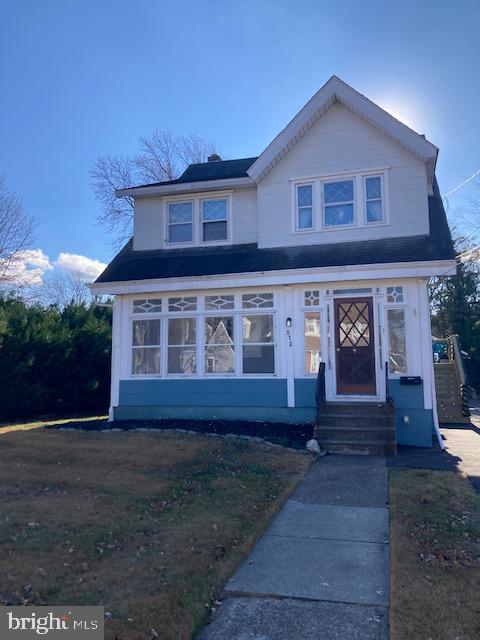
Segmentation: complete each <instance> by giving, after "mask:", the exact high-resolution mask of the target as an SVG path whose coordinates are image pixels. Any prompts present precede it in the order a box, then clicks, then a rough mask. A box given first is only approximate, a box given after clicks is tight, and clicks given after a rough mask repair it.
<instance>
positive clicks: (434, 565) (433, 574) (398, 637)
mask: <svg viewBox="0 0 480 640" xmlns="http://www.w3.org/2000/svg"><path fill="white" fill-rule="evenodd" d="M390 516H391V586H392V593H391V609H390V633H391V635H390V637H391V640H411V639H412V638H415V639H416V640H421V639H425V640H474V639H475V640H478V638H480V600H479V593H480V497H479V496H478V495H477V494H476V493H475V491H474V489H473V488H472V486H471V485H470V483H469V482H468V480H467V479H466V478H464V477H462V476H460V475H457V474H454V473H450V472H446V471H423V470H397V469H395V470H391V472H390Z"/></svg>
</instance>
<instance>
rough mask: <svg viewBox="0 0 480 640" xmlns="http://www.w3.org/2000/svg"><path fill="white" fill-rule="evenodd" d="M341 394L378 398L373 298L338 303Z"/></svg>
mask: <svg viewBox="0 0 480 640" xmlns="http://www.w3.org/2000/svg"><path fill="white" fill-rule="evenodd" d="M335 349H336V369H337V394H339V395H375V392H376V386H375V353H374V342H373V301H372V298H341V299H337V300H335Z"/></svg>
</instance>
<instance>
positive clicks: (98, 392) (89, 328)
mask: <svg viewBox="0 0 480 640" xmlns="http://www.w3.org/2000/svg"><path fill="white" fill-rule="evenodd" d="M110 350H111V310H110V309H107V308H103V307H96V306H93V305H90V306H86V305H76V304H73V303H72V304H70V305H68V306H67V307H65V308H64V309H59V308H58V307H56V306H51V307H42V306H40V305H34V306H29V305H27V304H25V303H24V302H23V301H21V300H17V299H0V419H12V418H27V417H33V416H41V415H45V414H67V413H77V412H92V411H102V412H103V411H106V409H107V408H108V404H109V403H108V396H109V387H110Z"/></svg>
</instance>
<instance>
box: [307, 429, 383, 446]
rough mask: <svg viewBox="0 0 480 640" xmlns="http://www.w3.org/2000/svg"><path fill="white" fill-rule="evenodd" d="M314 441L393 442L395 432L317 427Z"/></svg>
mask: <svg viewBox="0 0 480 640" xmlns="http://www.w3.org/2000/svg"><path fill="white" fill-rule="evenodd" d="M315 437H316V439H317V440H318V441H319V442H321V443H322V445H323V443H324V442H327V441H331V440H342V441H350V442H360V443H361V442H378V443H382V442H383V443H391V442H395V431H394V430H393V429H375V428H371V429H348V428H341V429H339V428H337V427H325V426H323V425H322V426H319V427H317V429H316V430H315Z"/></svg>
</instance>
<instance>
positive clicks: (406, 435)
mask: <svg viewBox="0 0 480 640" xmlns="http://www.w3.org/2000/svg"><path fill="white" fill-rule="evenodd" d="M390 393H391V395H392V398H393V402H394V407H395V431H396V434H397V443H398V444H409V445H413V446H416V447H431V446H432V435H433V433H434V426H433V411H432V410H431V409H425V407H424V401H423V384H419V385H412V386H410V385H401V384H400V380H390ZM403 416H408V417H409V419H410V422H409V423H408V424H404V423H403Z"/></svg>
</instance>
